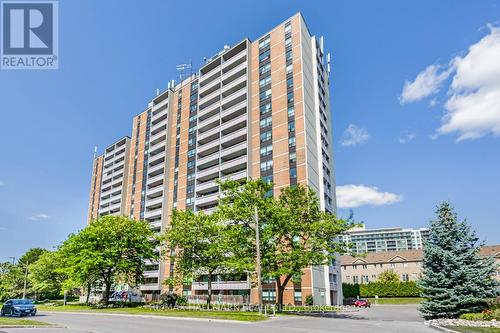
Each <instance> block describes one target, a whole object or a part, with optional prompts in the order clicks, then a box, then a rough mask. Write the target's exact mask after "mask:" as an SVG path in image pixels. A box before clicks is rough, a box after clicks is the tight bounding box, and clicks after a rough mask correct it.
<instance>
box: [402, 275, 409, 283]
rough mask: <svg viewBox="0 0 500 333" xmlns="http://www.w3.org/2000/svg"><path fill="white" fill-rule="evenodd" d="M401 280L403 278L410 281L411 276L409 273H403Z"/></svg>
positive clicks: (404, 280)
mask: <svg viewBox="0 0 500 333" xmlns="http://www.w3.org/2000/svg"><path fill="white" fill-rule="evenodd" d="M401 280H403V282H408V281H410V277H409V276H408V274H403V275H401Z"/></svg>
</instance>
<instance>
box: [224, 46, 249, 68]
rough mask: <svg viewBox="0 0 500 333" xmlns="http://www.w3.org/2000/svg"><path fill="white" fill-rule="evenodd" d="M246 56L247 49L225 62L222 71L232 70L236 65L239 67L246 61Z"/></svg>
mask: <svg viewBox="0 0 500 333" xmlns="http://www.w3.org/2000/svg"><path fill="white" fill-rule="evenodd" d="M246 56H247V49H246V48H245V49H244V50H243V51H241V52H240V53H238V54H235V55H234V56H232V57H231V58H230V59H229V60H227V61H224V64H223V67H222V71H223V72H224V71H227V70H230V69H231V68H233V67H234V65H236V66H238V64H241V63H242V62H245V61H246Z"/></svg>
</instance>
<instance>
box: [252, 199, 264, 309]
mask: <svg viewBox="0 0 500 333" xmlns="http://www.w3.org/2000/svg"><path fill="white" fill-rule="evenodd" d="M254 220H255V243H256V245H255V247H256V250H257V260H256V261H257V290H258V296H257V297H258V302H259V314H262V275H261V265H260V231H259V211H258V209H257V205H255V206H254Z"/></svg>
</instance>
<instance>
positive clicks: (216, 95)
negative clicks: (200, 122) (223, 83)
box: [198, 89, 220, 109]
mask: <svg viewBox="0 0 500 333" xmlns="http://www.w3.org/2000/svg"><path fill="white" fill-rule="evenodd" d="M216 98H220V90H219V89H216V90H215V91H213V92H211V93H210V94H208V95H206V96H203V97H201V98H200V99H199V100H198V104H199V105H200V108H202V109H203V108H205V107H206V105H208V104H210V103H208V102H209V101H210V100H214V99H216ZM205 103H206V104H205Z"/></svg>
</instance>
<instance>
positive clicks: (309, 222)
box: [219, 180, 352, 310]
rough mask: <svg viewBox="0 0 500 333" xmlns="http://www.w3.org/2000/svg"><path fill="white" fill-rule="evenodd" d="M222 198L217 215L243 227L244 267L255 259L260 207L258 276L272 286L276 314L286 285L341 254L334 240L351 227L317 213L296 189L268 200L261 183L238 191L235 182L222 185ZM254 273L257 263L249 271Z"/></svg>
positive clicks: (306, 193)
mask: <svg viewBox="0 0 500 333" xmlns="http://www.w3.org/2000/svg"><path fill="white" fill-rule="evenodd" d="M221 187H222V189H223V190H224V196H223V199H222V200H221V202H220V204H219V210H220V211H221V212H222V213H223V214H224V216H225V217H226V218H227V219H228V220H229V221H232V222H233V223H235V224H237V225H240V226H242V229H241V231H242V233H241V235H242V236H239V239H240V248H245V249H247V251H243V252H241V253H240V254H243V255H245V257H246V258H243V259H242V260H239V262H240V263H242V264H245V265H248V262H249V261H253V259H254V258H255V252H256V251H255V247H256V246H255V245H256V241H255V234H256V233H255V223H254V222H255V219H254V207H255V206H257V207H258V219H259V224H260V228H259V235H260V247H261V258H262V260H261V261H262V275H263V276H267V277H271V278H273V279H274V280H275V281H276V286H277V291H278V299H277V303H278V308H279V309H280V310H281V308H282V305H283V293H284V290H285V287H286V285H287V284H288V282H289V281H290V280H292V279H293V278H294V277H297V276H301V275H302V270H303V269H304V268H306V267H309V266H312V265H325V264H328V263H329V262H330V260H331V259H333V258H334V256H335V253H336V252H344V250H345V248H344V245H343V244H341V243H339V242H338V241H337V237H338V236H339V235H340V234H341V233H343V232H345V231H346V230H347V229H348V228H350V227H351V226H352V225H351V223H350V222H349V221H346V220H342V219H337V218H336V217H335V216H334V215H332V214H328V213H325V212H323V211H322V210H321V208H320V204H319V200H318V198H317V196H316V194H315V192H314V191H313V190H312V189H309V188H306V187H303V186H295V187H291V188H284V189H283V190H282V192H281V195H280V197H279V198H278V199H274V198H273V197H272V196H270V195H269V190H270V189H271V188H272V186H271V185H270V184H266V183H264V182H263V181H262V180H254V181H248V182H246V183H244V184H243V185H240V184H239V183H238V182H235V181H227V182H224V183H222V184H221ZM251 266H253V267H255V261H253V265H251Z"/></svg>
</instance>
